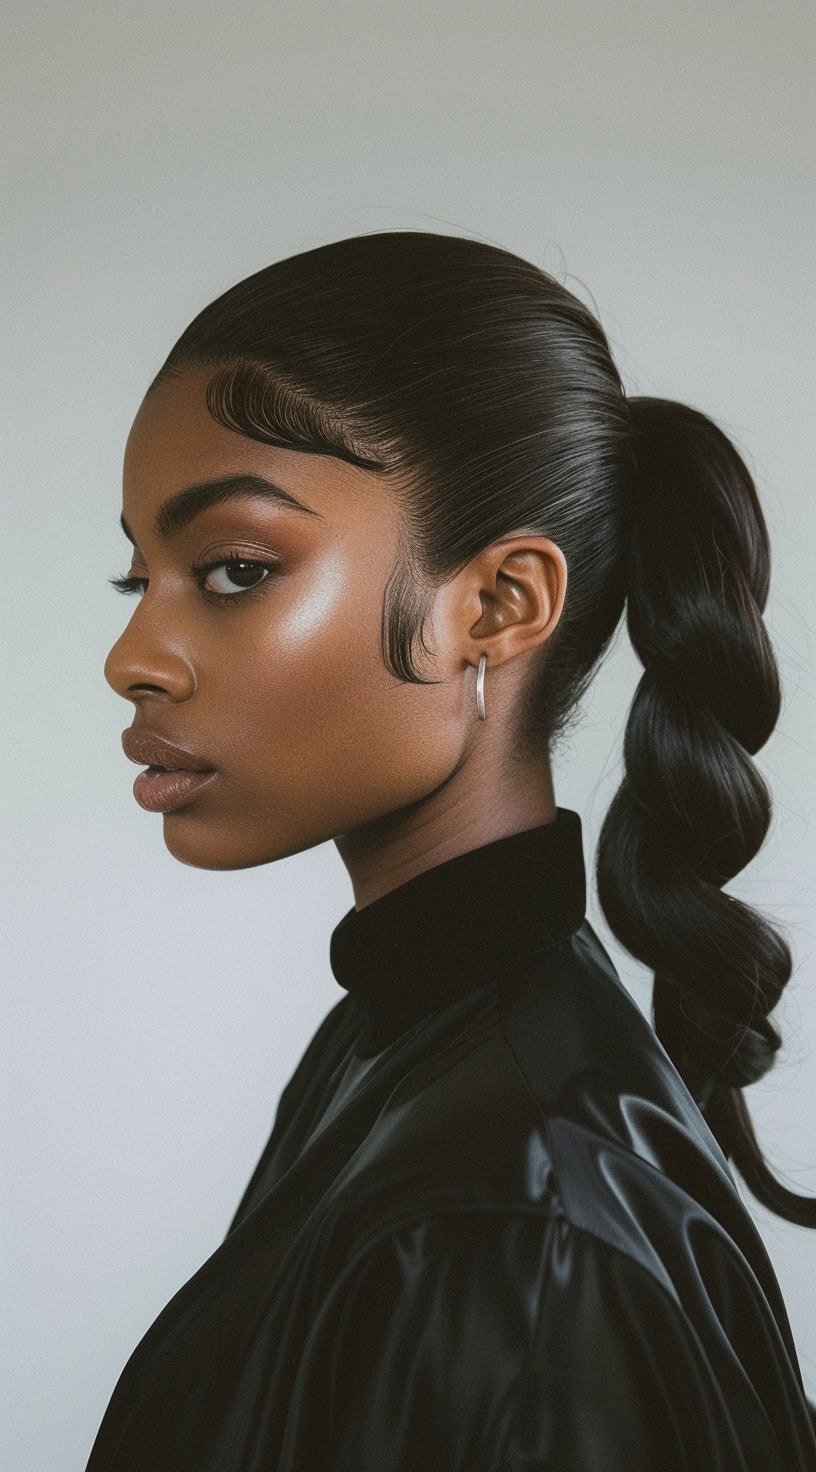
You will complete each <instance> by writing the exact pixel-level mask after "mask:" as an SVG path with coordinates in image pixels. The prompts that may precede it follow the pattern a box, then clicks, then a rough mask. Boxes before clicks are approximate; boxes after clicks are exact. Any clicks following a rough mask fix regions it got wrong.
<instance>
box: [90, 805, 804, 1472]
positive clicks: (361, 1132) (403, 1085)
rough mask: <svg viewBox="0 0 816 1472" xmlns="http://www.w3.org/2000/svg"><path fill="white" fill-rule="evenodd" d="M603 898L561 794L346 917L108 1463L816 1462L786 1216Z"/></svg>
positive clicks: (144, 1352)
mask: <svg viewBox="0 0 816 1472" xmlns="http://www.w3.org/2000/svg"><path fill="white" fill-rule="evenodd" d="M585 903H586V881H585V870H584V862H583V848H582V834H581V821H580V818H579V816H578V814H577V813H575V812H573V811H572V810H571V809H568V808H560V807H559V808H558V810H557V818H556V820H555V821H554V822H552V823H547V824H542V825H541V826H540V827H536V828H531V829H528V830H527V831H525V832H522V833H516V834H513V835H512V836H510V837H507V838H501V839H498V840H496V841H495V842H492V843H488V844H485V845H484V846H483V847H481V848H478V849H475V850H471V851H470V852H468V853H465V854H460V855H457V857H455V858H453V859H449V860H447V861H446V862H444V863H441V864H438V865H436V867H434V868H432V869H430V870H426V871H425V872H424V873H423V874H419V875H417V876H416V877H415V878H413V879H410V880H408V881H407V882H405V883H404V884H402V885H400V886H399V887H398V888H397V889H395V890H392V891H390V893H388V894H385V895H383V896H381V897H380V898H379V899H377V900H375V901H373V902H372V903H371V904H369V905H366V906H365V907H364V908H363V909H362V910H359V911H357V910H355V909H353V908H352V909H351V910H349V911H348V912H347V914H345V915H344V916H343V917H342V919H341V920H340V921H339V923H338V924H337V926H336V928H335V930H334V932H333V934H332V937H331V950H330V960H331V966H332V971H333V973H334V976H335V979H336V980H337V982H338V984H339V986H340V987H341V988H342V989H343V993H344V994H343V996H342V997H341V998H340V999H339V1001H338V1002H337V1004H336V1005H335V1006H334V1007H333V1008H332V1009H331V1011H330V1012H329V1013H328V1014H327V1016H326V1017H325V1018H324V1020H323V1022H322V1023H321V1025H320V1026H319V1028H318V1029H317V1031H316V1033H315V1035H314V1037H313V1038H312V1040H311V1042H310V1043H309V1045H308V1047H307V1048H306V1050H305V1052H304V1054H303V1057H302V1058H301V1060H300V1062H299V1064H298V1065H297V1067H296V1068H295V1071H294V1073H293V1075H292V1077H291V1079H290V1080H289V1082H288V1083H287V1085H286V1087H285V1088H284V1090H283V1093H282V1094H281V1097H280V1101H279V1104H278V1109H277V1114H276V1117H275V1122H274V1128H273V1130H272V1134H271V1136H270V1139H269V1141H268V1143H267V1145H266V1147H265V1149H264V1151H263V1153H262V1155H261V1158H260V1160H259V1162H258V1165H257V1167H256V1169H255V1172H254V1174H253V1176H252V1179H251V1180H250V1182H249V1185H248V1187H247V1190H246V1192H245V1194H244V1197H243V1199H242V1201H241V1203H240V1205H239V1207H238V1210H237V1212H236V1215H235V1217H234V1219H233V1222H232V1224H231V1226H230V1228H229V1231H228V1233H227V1236H226V1238H225V1240H224V1241H223V1242H222V1243H221V1245H220V1246H219V1247H218V1248H217V1249H216V1250H215V1251H214V1252H213V1254H212V1256H211V1257H210V1258H209V1259H208V1260H207V1261H206V1262H205V1263H204V1264H203V1266H202V1267H201V1268H200V1269H199V1270H198V1272H196V1273H195V1274H194V1275H193V1277H192V1278H190V1280H189V1281H188V1282H187V1283H186V1284H185V1285H184V1286H183V1287H182V1288H181V1289H180V1290H179V1291H178V1293H176V1295H175V1296H174V1298H172V1299H171V1301H170V1303H168V1305H167V1306H166V1308H165V1309H163V1311H162V1312H161V1314H160V1315H159V1317H158V1318H157V1319H156V1321H155V1323H154V1324H153V1325H152V1327H151V1328H149V1329H148V1331H147V1333H146V1334H145V1336H144V1338H143V1339H142V1341H141V1343H140V1344H139V1345H138V1346H137V1347H136V1349H135V1350H134V1352H133V1354H132V1355H131V1357H130V1359H129V1360H128V1362H127V1364H126V1366H125V1368H124V1370H123V1372H122V1374H121V1376H120V1379H119V1382H118V1384H117V1385H116V1388H115V1390H114V1392H113V1396H112V1399H111V1401H110V1404H109V1406H108V1409H107V1411H106V1413H105V1416H104V1418H103V1421H102V1424H101V1426H100V1428H99V1432H98V1434H97V1437H96V1441H95V1443H94V1446H93V1450H92V1452H91V1457H90V1461H89V1462H88V1469H87V1472H651V1469H657V1468H659V1469H660V1472H681V1469H682V1472H794V1469H795V1472H816V1438H815V1437H814V1433H813V1429H812V1425H811V1421H810V1418H809V1415H808V1411H807V1405H806V1401H805V1398H804V1392H803V1386H802V1379H801V1373H800V1368H799V1364H798V1360H797V1356H796V1350H795V1347H794V1343H793V1338H792V1335H791V1329H790V1324H789V1321H788V1318H787V1314H786V1311H785V1307H784V1304H783V1301H782V1296H781V1293H780V1289H779V1285H778V1283H777V1280H776V1277H775V1275H774V1271H773V1268H772V1265H771V1262H770V1260H769V1258H768V1255H767V1253H766V1251H765V1248H764V1245H763V1243H762V1239H761V1238H760V1236H759V1233H758V1232H757V1230H756V1228H755V1226H754V1224H753V1221H752V1219H751V1217H750V1215H749V1214H748V1212H747V1210H746V1208H745V1206H744V1204H743V1202H742V1200H741V1197H740V1195H739V1192H738V1190H737V1188H736V1186H735V1182H734V1179H733V1177H732V1175H731V1172H730V1170H729V1167H728V1165H727V1162H726V1160H725V1158H724V1156H723V1154H722V1152H721V1150H720V1148H719V1146H718V1145H717V1143H716V1141H715V1139H714V1137H713V1136H712V1134H711V1132H710V1130H709V1128H708V1126H707V1125H706V1123H705V1121H704V1119H703V1117H702V1115H701V1114H700V1112H699V1110H698V1108H697V1106H696V1104H695V1103H694V1100H693V1099H692V1098H691V1095H690V1094H689V1092H688V1090H687V1089H686V1087H685V1085H684V1084H683V1082H682V1080H681V1079H680V1077H679V1075H678V1073H677V1071H676V1069H675V1068H674V1067H673V1065H672V1063H671V1061H670V1060H669V1058H668V1056H667V1054H666V1052H665V1051H664V1049H663V1048H662V1046H661V1044H660V1042H659V1041H658V1039H657V1037H656V1036H655V1033H654V1030H653V1028H652V1027H651V1025H650V1024H649V1022H648V1020H647V1018H646V1017H645V1016H644V1015H643V1013H642V1012H641V1010H640V1008H639V1007H638V1006H637V1004H636V1003H635V1001H634V1000H633V999H632V997H631V996H630V994H629V992H628V991H627V990H626V988H625V987H624V986H623V984H622V982H621V981H620V979H619V977H618V975H617V972H616V971H615V968H614V966H613V965H612V962H611V960H610V958H609V956H608V955H607V952H606V951H605V949H604V948H603V947H602V945H601V943H600V941H599V940H598V938H597V936H596V935H595V932H594V931H593V929H592V927H591V926H590V924H589V922H588V921H587V919H586V916H585Z"/></svg>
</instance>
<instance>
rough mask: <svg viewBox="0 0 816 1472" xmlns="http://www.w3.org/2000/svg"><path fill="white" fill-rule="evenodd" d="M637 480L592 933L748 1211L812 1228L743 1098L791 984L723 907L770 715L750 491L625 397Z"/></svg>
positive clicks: (721, 461)
mask: <svg viewBox="0 0 816 1472" xmlns="http://www.w3.org/2000/svg"><path fill="white" fill-rule="evenodd" d="M628 403H629V406H630V410H631V418H632V431H633V440H632V448H633V456H634V476H633V484H632V500H633V512H634V514H633V520H632V531H631V547H630V575H629V588H628V595H627V625H628V629H629V635H630V638H631V641H632V645H633V647H634V649H635V651H636V653H637V654H638V656H639V658H640V659H641V661H642V663H643V665H644V674H643V675H642V677H641V680H640V683H639V685H638V688H637V691H636V693H635V697H634V700H633V702H632V707H631V711H630V715H629V720H628V724H627V729H626V734H625V737H624V751H623V756H624V770H625V776H624V779H623V782H622V784H621V786H620V788H619V790H618V792H617V793H616V795H615V798H614V800H613V802H612V804H611V806H610V809H609V811H608V813H607V815H606V818H605V820H604V824H603V827H602V830H601V834H600V839H599V844H598V854H597V861H596V876H597V884H598V896H599V900H600V903H601V906H602V908H603V911H604V914H605V916H606V919H607V921H608V923H609V925H610V927H611V929H612V931H613V932H614V933H615V935H616V936H617V937H618V939H619V940H620V941H621V943H622V944H623V945H624V946H625V947H626V949H627V950H628V951H630V952H631V953H632V955H634V956H636V957H637V958H638V959H639V960H641V961H643V962H644V963H645V964H646V965H648V966H649V967H650V968H652V969H653V970H654V973H655V978H654V992H653V1021H654V1027H655V1031H656V1033H657V1035H658V1037H659V1038H660V1040H661V1042H662V1043H663V1046H664V1047H665V1049H666V1051H667V1053H668V1054H669V1056H670V1057H671V1058H672V1060H673V1062H674V1063H675V1066H676V1067H677V1068H678V1071H679V1072H680V1074H681V1075H682V1077H683V1078H684V1080H685V1082H686V1084H687V1086H688V1088H689V1090H690V1092H691V1093H692V1094H693V1096H694V1097H695V1099H696V1100H697V1103H698V1105H699V1106H700V1108H701V1110H702V1111H703V1113H704V1115H705V1117H706V1120H707V1121H708V1124H709V1126H710V1128H711V1130H712V1132H713V1134H714V1135H715V1137H716V1138H717V1141H718V1143H719V1145H720V1147H721V1149H722V1150H723V1153H724V1154H725V1155H726V1157H727V1158H729V1159H730V1160H731V1161H733V1163H734V1165H735V1166H736V1167H737V1169H738V1170H739V1172H740V1175H741V1176H742V1177H743V1179H744V1180H745V1183H746V1185H747V1186H748V1187H749V1189H750V1190H751V1191H752V1192H753V1194H754V1195H755V1196H756V1198H757V1199H758V1200H759V1201H760V1202H761V1203H762V1204H763V1205H764V1206H766V1207H768V1208H769V1209H770V1210H771V1211H773V1212H775V1213H776V1214H777V1215H779V1216H782V1217H784V1218H785V1219H786V1220H787V1221H791V1222H795V1223H797V1224H798V1225H800V1226H809V1227H816V1198H812V1197H806V1196H800V1195H797V1194H796V1193H795V1192H793V1191H790V1190H787V1189H786V1188H785V1187H784V1186H782V1185H781V1183H780V1182H779V1181H777V1179H776V1178H775V1176H774V1175H773V1174H772V1173H771V1171H770V1170H769V1168H768V1166H767V1165H766V1163H765V1160H764V1158H763V1156H762V1152H761V1150H760V1147H759V1145H758V1143H757V1139H756V1135H755V1133H754V1129H753V1126H752V1122H751V1119H750V1116H749V1114H748V1111H747V1108H746V1105H745V1100H744V1098H743V1094H742V1090H743V1089H744V1088H745V1087H746V1086H748V1085H750V1084H752V1083H754V1082H756V1080H757V1079H759V1078H761V1077H762V1076H763V1075H764V1074H765V1073H767V1071H768V1070H769V1069H770V1068H771V1067H772V1065H773V1062H774V1057H775V1054H776V1052H777V1050H778V1049H779V1047H780V1044H781V1036H780V1034H779V1031H778V1029H777V1027H776V1026H775V1025H774V1023H773V1022H772V1021H771V1020H770V1017H769V1014H770V1013H771V1012H772V1011H773V1009H774V1007H775V1006H776V1004H777V1002H778V1001H779V998H780V997H781V995H782V991H783V989H784V987H785V985H786V983H787V982H788V980H789V978H790V975H791V971H792V959H791V953H790V949H789V947H788V945H787V943H786V941H785V939H784V938H783V936H782V935H781V934H780V933H779V932H778V931H777V930H776V929H775V928H774V926H773V925H772V924H770V923H769V922H768V921H767V920H766V919H764V918H763V917H762V916H761V915H760V914H758V913H757V912H756V911H755V910H753V909H751V908H750V907H749V906H748V905H746V904H745V903H743V902H742V901H741V900H738V899H736V898H735V897H734V896H732V895H728V894H726V893H724V892H723V889H722V886H723V885H724V884H725V883H726V882H727V881H728V880H729V879H732V878H733V877H734V875H735V874H737V873H738V872H739V871H740V870H741V869H743V868H744V867H745V866H746V864H748V863H749V862H750V860H751V859H752V858H753V857H754V855H755V854H756V853H757V851H758V849H759V848H760V847H761V845H762V843H763V841H764V839H765V836H766V833H767V830H768V827H769V825H770V820H771V812H772V800H771V795H770V792H769V790H768V787H767V784H766V782H765V780H764V778H763V776H762V775H761V773H760V771H759V769H758V768H757V766H756V765H755V763H754V762H753V761H752V760H751V758H752V757H753V756H754V755H755V753H756V752H757V751H759V749H760V748H761V747H762V746H764V744H765V742H766V741H767V740H768V737H769V736H770V734H771V732H772V731H773V729H774V726H775V724H776V721H777V719H778V716H779V711H780V704H781V693H780V680H779V671H778V667H777V664H776V660H775V657H774V653H773V650H772V647H771V642H770V638H769V635H768V631H767V629H766V627H765V624H764V622H763V619H762V612H763V610H764V608H765V604H766V601H767V597H768V589H769V583H770V547H769V538H768V531H767V526H766V523H765V520H764V517H763V514H762V510H761V507H760V503H759V498H758V495H757V491H756V487H755V485H754V482H753V480H752V478H751V476H750V474H749V471H748V469H747V467H746V465H745V463H744V462H743V460H742V459H741V457H740V456H739V454H738V453H737V451H736V449H735V447H734V446H733V444H732V443H731V441H730V440H729V439H728V438H727V437H726V435H725V434H724V433H723V432H722V430H720V429H719V428H718V427H717V425H716V424H714V422H713V421H712V420H711V419H709V418H707V417H706V416H705V415H704V414H702V413H700V412H698V411H697V410H695V409H692V408H689V407H688V406H686V405H684V404H680V403H675V402H673V401H671V400H668V399H656V398H630V399H629V400H628Z"/></svg>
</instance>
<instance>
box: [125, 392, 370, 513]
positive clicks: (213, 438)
mask: <svg viewBox="0 0 816 1472" xmlns="http://www.w3.org/2000/svg"><path fill="white" fill-rule="evenodd" d="M211 372H212V370H211V369H190V370H189V371H185V372H184V374H183V375H182V376H181V377H179V378H177V379H168V380H165V382H163V383H162V384H160V385H159V386H158V387H157V388H156V389H154V390H153V391H152V392H150V393H149V394H148V395H147V396H146V397H145V398H144V399H143V401H142V403H141V405H140V406H139V409H138V412H137V414H136V417H135V419H134V420H133V424H132V425H131V429H130V433H129V435H128V438H127V442H126V445H125V454H124V465H123V499H124V511H125V515H126V517H128V519H130V513H129V510H128V508H129V507H130V508H131V513H132V514H134V515H138V513H139V510H140V509H141V508H144V511H145V513H148V512H149V513H150V514H154V513H155V511H156V510H157V509H158V506H159V505H160V504H161V503H162V502H164V501H165V500H166V499H167V498H168V497H169V496H172V495H173V494H176V493H178V492H179V491H181V490H184V489H185V488H186V487H187V486H190V485H193V484H197V483H200V482H202V481H205V480H212V479H213V478H215V477H220V476H225V477H226V476H230V475H236V474H241V473H242V472H243V473H248V474H255V475H260V476H264V477H266V478H268V479H270V480H272V481H275V482H277V484H278V485H280V486H282V487H283V489H284V490H291V493H292V495H293V496H296V497H297V499H298V500H300V501H302V502H304V503H305V504H306V505H307V506H309V507H312V508H313V509H314V510H315V511H317V512H318V513H319V515H320V516H321V517H322V518H323V519H324V521H325V522H327V523H331V522H335V523H342V524H348V523H349V521H352V522H355V521H359V522H361V523H364V524H366V523H367V524H368V525H369V526H370V527H371V528H372V529H374V528H377V527H382V528H385V527H393V524H394V523H395V522H396V520H397V515H398V508H397V503H396V500H395V498H394V496H393V495H392V494H391V492H390V490H389V486H388V483H387V481H386V480H385V478H384V477H382V476H380V475H378V474H377V473H376V472H374V471H371V470H366V469H364V468H363V467H361V466H357V465H349V464H348V462H347V461H344V460H340V459H338V458H336V457H334V456H330V455H318V454H309V453H306V452H303V451H300V450H286V449H281V448H279V447H278V446H276V445H266V444H264V443H263V442H262V441H260V440H255V439H250V438H249V437H248V436H246V435H242V434H239V433H238V432H237V431H236V430H232V429H228V428H227V427H226V425H223V424H219V423H218V422H217V420H215V419H213V418H212V416H211V415H210V413H209V410H208V409H207V404H206V400H205V389H206V386H207V382H208V380H209V378H210V375H211ZM259 509H263V508H259ZM273 514H274V513H273ZM283 514H284V515H289V514H290V513H288V512H286V511H284V513H283ZM291 514H292V517H293V518H294V513H291ZM300 519H301V520H310V521H313V522H315V523H316V525H319V524H320V523H319V521H318V519H317V518H316V517H313V518H303V517H301V518H300Z"/></svg>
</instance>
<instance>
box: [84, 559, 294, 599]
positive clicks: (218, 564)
mask: <svg viewBox="0 0 816 1472" xmlns="http://www.w3.org/2000/svg"><path fill="white" fill-rule="evenodd" d="M219 568H228V569H229V572H228V573H227V574H226V575H225V576H226V582H227V584H230V583H231V584H232V586H233V588H235V586H236V584H237V586H238V589H239V591H238V592H234V591H232V590H231V589H230V588H229V587H227V589H226V591H219V590H218V588H217V587H216V589H215V590H214V591H213V589H211V588H207V587H205V583H206V582H207V581H208V579H209V576H210V574H211V573H213V572H216V571H217V570H218V569H219ZM276 571H277V564H276V563H274V562H254V561H251V560H250V559H249V558H247V557H241V556H240V554H239V553H234V554H233V553H232V552H228V553H227V555H226V557H219V558H218V559H217V560H215V561H212V562H201V563H193V564H192V565H191V567H190V576H191V577H193V578H195V580H196V582H197V584H198V586H199V588H200V589H201V593H202V596H203V597H204V598H206V599H208V600H209V601H210V602H213V603H234V602H236V601H237V600H238V599H240V598H246V597H249V596H250V595H251V594H252V593H254V592H256V591H257V590H258V589H259V588H261V587H262V586H263V585H264V584H265V583H267V582H269V581H270V576H269V575H270V574H272V573H274V572H276ZM244 579H249V580H250V581H249V582H248V583H247V582H244ZM108 581H109V582H110V584H111V586H112V587H114V588H116V589H117V590H118V591H119V592H120V593H139V592H141V593H144V592H145V590H146V588H147V584H148V579H147V578H140V577H134V576H132V575H131V576H129V577H124V578H109V579H108ZM242 586H243V591H241V588H242Z"/></svg>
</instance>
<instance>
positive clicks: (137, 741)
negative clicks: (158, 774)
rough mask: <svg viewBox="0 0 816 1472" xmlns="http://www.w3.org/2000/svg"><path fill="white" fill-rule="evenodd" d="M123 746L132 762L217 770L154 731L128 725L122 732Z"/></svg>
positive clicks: (184, 768) (206, 770) (145, 764)
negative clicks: (136, 728) (135, 728)
mask: <svg viewBox="0 0 816 1472" xmlns="http://www.w3.org/2000/svg"><path fill="white" fill-rule="evenodd" d="M122 747H123V749H124V753H125V756H126V757H128V758H129V760H130V761H132V762H138V763H139V765H140V766H141V765H144V766H148V767H179V768H182V769H183V770H184V771H186V772H212V771H214V770H215V768H214V767H211V766H209V765H208V764H207V762H203V761H202V760H201V758H200V757H198V756H194V755H193V753H192V752H191V751H187V750H186V748H185V747H183V746H177V745H176V744H175V742H174V741H167V740H165V738H164V737H163V736H157V735H156V734H155V732H153V731H136V730H134V729H133V727H132V726H128V728H127V730H126V731H123V732H122Z"/></svg>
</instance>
